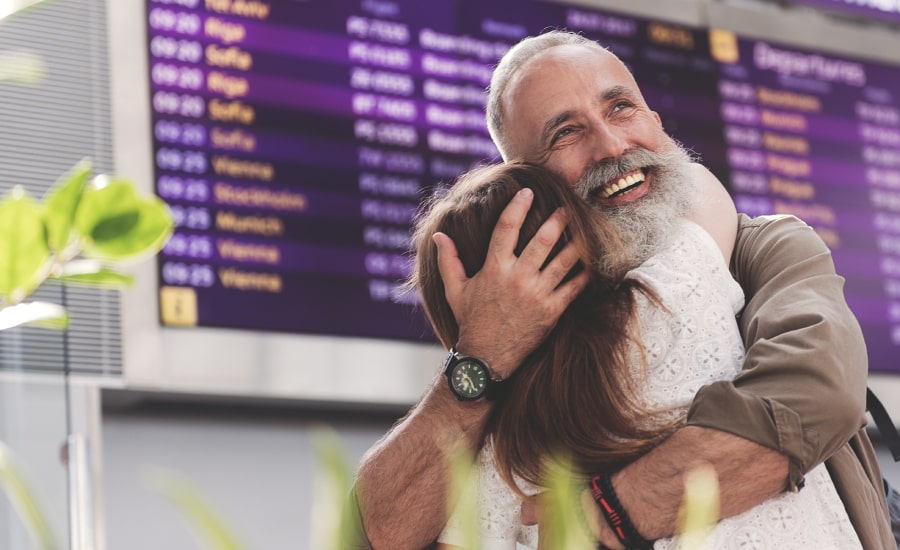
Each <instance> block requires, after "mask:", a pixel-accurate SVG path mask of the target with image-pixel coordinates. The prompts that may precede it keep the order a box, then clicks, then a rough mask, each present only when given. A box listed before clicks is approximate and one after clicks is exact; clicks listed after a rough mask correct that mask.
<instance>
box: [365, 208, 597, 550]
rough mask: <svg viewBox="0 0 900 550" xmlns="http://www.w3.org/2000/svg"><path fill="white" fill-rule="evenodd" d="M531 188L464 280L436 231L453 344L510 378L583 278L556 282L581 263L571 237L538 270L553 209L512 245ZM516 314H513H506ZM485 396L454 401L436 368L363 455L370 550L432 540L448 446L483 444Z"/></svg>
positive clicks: (560, 216)
mask: <svg viewBox="0 0 900 550" xmlns="http://www.w3.org/2000/svg"><path fill="white" fill-rule="evenodd" d="M531 200H532V194H531V191H530V190H524V192H520V193H519V194H517V195H516V197H515V198H513V200H512V201H511V202H510V204H509V206H508V207H507V208H506V209H505V210H504V211H503V213H502V214H501V216H500V219H499V221H498V222H497V226H496V228H495V229H494V233H493V236H492V238H491V244H490V247H489V249H488V254H487V259H486V261H485V264H484V266H483V267H482V269H481V270H480V271H479V272H478V273H477V274H476V275H475V276H473V277H472V278H467V277H466V274H465V271H464V269H463V267H462V264H461V262H460V261H459V258H458V256H457V253H456V248H455V246H454V245H453V242H452V241H451V240H450V239H449V237H447V236H446V235H441V234H438V235H435V239H434V241H435V244H436V245H437V247H438V252H439V255H438V264H439V267H440V271H441V277H442V278H443V280H444V287H445V291H446V295H447V301H448V302H449V303H450V306H451V308H452V309H453V313H454V316H455V317H456V320H457V322H458V324H459V328H460V330H459V342H458V343H457V349H458V350H459V351H460V352H462V353H466V354H468V355H474V356H477V357H480V358H481V359H483V360H485V361H486V362H487V363H488V364H489V365H490V366H491V368H492V369H493V370H494V371H495V372H496V373H497V374H498V375H500V376H501V377H502V378H506V377H508V376H509V375H510V374H512V372H513V371H514V370H515V369H516V368H517V367H518V365H519V364H520V363H521V362H522V360H524V358H525V357H526V356H527V355H528V353H530V352H531V350H533V349H534V348H535V347H537V345H538V344H539V343H540V342H541V341H542V340H543V339H544V338H545V337H546V335H547V334H548V333H549V332H550V330H551V329H552V328H553V326H554V325H555V324H556V321H557V320H558V319H559V316H560V315H561V314H562V312H563V311H564V310H565V308H566V307H567V306H568V305H569V303H570V302H571V301H572V300H573V299H574V298H575V296H577V295H578V293H579V292H581V290H582V289H583V288H584V286H585V284H586V283H587V277H588V275H587V272H586V271H585V272H582V273H581V274H579V275H578V276H576V277H574V278H572V279H570V280H569V281H567V282H565V283H563V284H560V282H561V281H562V280H563V278H564V277H565V275H566V274H567V273H568V272H569V270H570V269H571V268H572V266H573V265H574V264H575V262H576V261H577V259H578V257H577V252H576V250H575V247H574V246H573V245H571V243H570V245H568V246H567V247H565V248H564V249H563V250H562V251H561V252H560V253H559V254H558V255H557V256H556V257H555V258H554V259H553V260H552V261H551V262H550V263H549V264H548V265H547V266H546V267H544V269H543V270H542V269H541V265H543V263H544V260H545V259H546V258H547V255H548V254H549V252H550V250H551V249H552V247H553V246H554V245H555V244H556V242H557V241H558V240H559V236H560V235H561V234H562V231H563V229H564V228H565V222H566V217H565V214H564V213H562V212H557V213H556V214H554V215H553V216H551V217H550V218H549V219H548V220H547V222H545V223H544V225H543V226H542V227H541V229H539V230H538V232H537V233H536V234H535V237H534V238H533V239H532V240H531V242H530V243H529V244H528V246H526V248H525V249H524V250H523V252H522V254H521V256H519V257H516V256H515V255H514V253H513V250H514V249H515V246H516V243H517V241H518V236H519V228H520V227H521V225H522V220H524V218H525V215H526V213H527V212H528V208H529V207H530V205H531ZM511 312H514V313H511ZM490 410H491V404H490V403H489V402H476V403H472V402H465V403H462V402H460V401H458V400H457V399H456V398H455V397H454V396H453V395H452V394H451V392H450V391H449V389H448V387H447V383H446V379H444V378H443V377H442V376H437V377H436V379H435V381H434V383H433V384H432V385H431V387H430V388H429V389H428V391H427V393H426V394H425V396H424V397H423V399H422V400H421V401H420V402H419V403H418V404H417V405H416V406H415V407H414V408H413V409H412V410H411V411H410V413H409V414H408V415H407V416H406V417H405V418H404V419H403V420H401V421H400V422H399V423H398V424H397V425H396V426H395V427H394V428H393V429H392V430H391V431H390V432H389V433H388V434H387V435H386V436H385V437H384V438H383V439H381V440H380V441H379V442H378V443H376V444H375V446H373V447H372V449H370V451H369V452H368V453H367V454H366V456H365V457H364V458H363V461H362V463H361V465H360V468H359V471H358V477H357V484H356V493H357V497H358V501H359V507H360V514H361V518H362V522H363V525H364V529H365V532H366V535H367V537H368V539H369V543H370V544H371V545H372V546H373V547H374V548H376V549H378V550H382V549H391V550H395V549H398V550H402V549H405V548H415V549H419V548H422V547H425V546H427V545H429V544H430V543H432V542H433V541H434V540H435V538H436V537H437V536H438V534H439V533H440V531H441V528H442V527H443V525H444V522H445V521H446V518H447V509H448V505H449V504H450V503H448V491H447V463H446V453H447V452H448V451H450V450H451V448H452V446H453V445H458V444H460V443H462V444H463V445H464V446H466V447H468V449H469V450H471V451H473V455H474V451H475V450H477V448H478V447H479V446H480V444H481V441H482V439H483V435H484V427H485V424H486V422H487V419H488V417H489V415H490Z"/></svg>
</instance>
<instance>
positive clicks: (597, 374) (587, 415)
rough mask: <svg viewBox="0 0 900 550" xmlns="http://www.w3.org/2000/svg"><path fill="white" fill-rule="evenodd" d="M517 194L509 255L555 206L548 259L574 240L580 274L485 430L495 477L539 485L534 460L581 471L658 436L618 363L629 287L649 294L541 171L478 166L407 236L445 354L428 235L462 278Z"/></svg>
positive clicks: (613, 242) (573, 200)
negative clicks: (445, 246) (520, 198)
mask: <svg viewBox="0 0 900 550" xmlns="http://www.w3.org/2000/svg"><path fill="white" fill-rule="evenodd" d="M523 187H528V188H530V189H532V190H533V191H534V200H533V201H532V206H531V209H530V210H529V212H528V214H527V216H526V218H525V221H524V223H523V225H522V228H521V231H520V232H519V240H518V244H517V246H516V249H515V252H516V254H517V255H518V254H520V253H521V252H522V250H523V249H524V247H525V246H526V245H527V244H528V243H529V242H530V240H531V238H532V237H533V236H534V234H535V233H536V232H537V230H538V228H539V227H540V226H541V224H542V223H543V222H544V221H545V220H546V219H547V218H548V217H550V215H551V214H552V213H553V212H555V211H556V209H557V208H560V207H563V208H565V209H566V211H567V213H568V220H569V221H568V225H567V228H566V231H565V233H564V234H563V235H562V237H560V240H559V242H557V243H556V246H555V247H554V248H553V250H552V251H551V253H550V254H549V258H551V259H552V257H554V256H555V255H556V254H557V253H558V252H559V251H560V250H561V249H562V247H564V246H565V245H566V244H567V243H570V242H571V243H574V245H575V246H576V247H578V251H579V255H580V258H581V263H580V264H579V265H577V266H576V267H575V268H573V271H574V270H577V269H584V268H585V266H589V269H590V270H591V274H592V277H591V281H590V283H589V284H588V285H587V287H586V288H585V290H584V291H583V292H582V293H581V295H579V296H578V297H577V298H576V299H575V301H573V302H572V304H571V305H570V306H569V307H568V308H567V309H566V311H565V312H564V313H563V314H562V316H561V317H560V319H559V320H558V322H557V324H556V326H555V328H554V329H553V331H552V332H551V333H550V334H549V335H548V336H547V338H546V340H545V341H544V342H543V343H541V344H540V346H539V347H538V348H537V349H536V350H534V351H533V352H532V353H531V354H530V355H529V356H528V357H527V358H526V360H525V361H524V362H523V364H522V365H520V366H519V368H518V370H517V371H516V372H515V373H514V374H513V375H512V376H511V377H510V378H509V379H508V380H506V381H504V384H505V385H506V388H507V391H504V392H503V396H502V397H501V399H500V401H499V402H498V404H497V406H495V407H494V410H493V414H492V418H491V420H490V422H489V425H488V433H489V434H490V435H491V436H492V438H493V442H494V450H495V455H496V459H497V464H498V467H499V470H500V472H501V474H502V475H503V476H504V477H505V478H506V480H507V481H508V482H510V485H511V486H515V485H514V483H513V482H512V480H513V479H514V476H518V477H521V478H523V479H525V480H527V481H530V482H532V483H537V484H540V483H541V481H542V480H541V477H542V469H543V465H544V460H545V459H546V458H548V457H551V456H554V455H557V454H559V453H567V454H569V455H570V456H571V457H572V458H573V459H574V461H575V463H576V464H577V465H578V466H580V467H582V468H584V469H585V470H589V471H601V470H603V471H605V470H608V469H610V468H613V467H621V466H622V465H623V464H624V463H626V462H627V461H628V460H631V459H633V458H635V457H636V456H637V455H639V454H640V453H642V452H645V451H646V450H647V449H648V448H649V446H651V445H652V444H654V443H655V442H656V441H657V440H658V437H659V435H660V434H659V430H648V429H647V427H646V424H645V423H643V422H642V418H643V417H644V416H643V415H644V414H645V412H646V411H645V410H644V409H643V408H642V406H641V405H640V400H639V399H638V398H637V395H638V392H637V391H636V390H635V388H636V379H635V377H634V376H633V371H632V369H631V365H630V364H629V361H630V359H631V358H632V357H633V355H632V354H631V353H630V352H631V351H632V350H633V349H634V347H633V346H634V345H638V346H639V344H638V343H637V342H636V341H635V340H634V339H633V338H632V337H631V335H630V334H631V331H632V328H633V327H634V318H635V315H634V312H635V307H636V305H635V304H636V299H635V294H636V292H635V291H637V292H642V293H644V294H645V295H647V296H648V297H650V298H651V299H653V293H652V292H650V291H649V290H648V289H646V288H645V287H644V286H643V285H641V284H640V283H639V282H637V281H635V280H633V279H628V278H626V277H625V275H626V273H627V270H628V266H629V261H628V258H627V254H626V253H625V252H624V250H625V248H624V246H623V243H622V242H621V239H619V237H618V232H617V231H616V229H615V227H614V226H613V225H612V224H611V223H609V222H607V221H606V220H605V219H604V218H603V217H602V216H601V215H600V214H598V213H597V212H596V211H594V210H593V209H592V208H591V207H590V206H589V205H588V204H587V203H586V202H584V201H583V200H582V199H581V198H579V197H578V196H577V195H576V194H575V193H574V191H572V190H571V189H569V188H568V187H567V186H566V185H565V184H564V183H563V182H562V180H560V179H559V178H557V177H556V176H555V175H554V174H553V173H552V172H549V171H548V170H547V169H545V168H542V167H540V166H536V165H531V164H524V163H509V164H503V165H497V166H490V167H487V168H480V169H477V170H474V171H472V172H469V173H468V174H466V175H464V176H462V177H461V178H460V179H459V180H458V181H457V182H456V183H455V184H454V185H453V187H451V188H450V189H449V190H446V191H444V192H441V193H439V194H436V195H435V196H434V197H433V198H432V199H431V200H430V201H429V202H428V203H427V204H426V206H425V209H424V210H423V213H422V214H421V215H420V216H419V218H418V221H417V226H416V232H415V235H414V243H415V246H416V252H417V257H416V265H415V270H414V272H413V275H412V278H411V280H410V283H411V284H415V285H416V286H417V287H418V289H419V290H420V292H421V295H422V302H423V305H424V307H425V310H426V312H427V314H428V317H429V319H430V320H431V323H432V326H433V327H434V330H435V333H436V334H437V336H438V338H439V339H440V340H441V342H442V343H443V344H444V346H445V347H450V346H452V345H453V344H455V343H456V341H457V338H458V336H459V327H458V325H457V322H456V319H455V317H454V316H453V312H452V310H451V309H450V306H449V304H448V303H447V299H446V296H445V293H444V285H443V282H442V280H441V276H440V273H439V271H438V264H437V250H436V246H435V244H434V242H433V241H432V239H431V236H432V235H433V234H434V233H436V232H443V233H445V234H447V235H448V236H449V237H450V238H452V239H453V241H454V243H455V244H456V248H457V251H458V253H459V257H460V260H461V261H462V263H463V266H464V268H465V270H466V274H467V275H468V276H469V277H471V276H473V275H475V273H477V272H478V271H479V270H480V269H481V268H482V265H483V264H484V261H485V257H486V255H487V250H488V246H489V243H490V239H491V234H492V232H493V230H494V226H495V225H496V223H497V220H498V218H499V217H500V213H501V212H502V211H503V209H504V208H505V207H506V205H507V204H508V203H509V201H510V200H511V199H512V197H513V196H514V195H515V194H516V193H517V192H518V191H519V190H520V189H522V188H523ZM571 275H572V274H570V276H571Z"/></svg>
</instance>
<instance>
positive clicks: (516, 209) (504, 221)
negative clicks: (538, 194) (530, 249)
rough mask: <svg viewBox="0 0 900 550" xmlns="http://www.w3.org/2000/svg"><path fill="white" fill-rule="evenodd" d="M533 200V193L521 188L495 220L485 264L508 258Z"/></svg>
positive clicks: (517, 240)
mask: <svg viewBox="0 0 900 550" xmlns="http://www.w3.org/2000/svg"><path fill="white" fill-rule="evenodd" d="M533 198H534V192H533V191H532V190H531V189H528V188H527V187H526V188H523V189H520V190H519V192H518V193H516V194H515V195H514V196H513V198H512V200H511V201H509V204H508V205H506V208H504V209H503V212H501V213H500V218H499V219H498V220H497V225H495V226H494V232H493V233H492V234H491V243H490V245H489V247H488V257H487V259H486V260H485V263H487V262H489V261H490V260H491V258H492V257H493V258H500V259H505V258H510V257H512V254H513V251H514V250H515V249H516V244H517V243H518V242H519V229H521V228H522V222H523V221H524V220H525V216H526V215H527V214H528V209H529V208H531V201H532V199H533Z"/></svg>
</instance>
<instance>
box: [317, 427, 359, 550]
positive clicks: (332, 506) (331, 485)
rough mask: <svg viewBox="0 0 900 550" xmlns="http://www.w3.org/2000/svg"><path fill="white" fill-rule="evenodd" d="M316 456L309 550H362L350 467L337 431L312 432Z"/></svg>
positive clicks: (320, 430)
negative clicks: (310, 549) (355, 549)
mask: <svg viewBox="0 0 900 550" xmlns="http://www.w3.org/2000/svg"><path fill="white" fill-rule="evenodd" d="M310 439H311V440H312V444H313V452H314V454H315V456H316V462H317V467H316V472H315V478H314V480H315V481H314V488H313V506H312V533H311V535H310V537H311V545H310V548H316V549H317V550H319V549H321V550H340V549H343V548H359V547H361V545H360V544H359V543H360V530H359V529H358V528H357V520H358V515H357V514H358V513H359V512H358V510H357V508H356V502H355V499H354V498H352V496H351V492H350V480H351V474H350V468H349V466H348V464H347V460H346V458H345V456H346V455H345V453H344V451H343V450H342V449H341V446H340V443H339V442H338V439H337V436H336V435H335V433H334V431H333V430H331V429H328V428H317V429H314V430H313V431H312V433H310Z"/></svg>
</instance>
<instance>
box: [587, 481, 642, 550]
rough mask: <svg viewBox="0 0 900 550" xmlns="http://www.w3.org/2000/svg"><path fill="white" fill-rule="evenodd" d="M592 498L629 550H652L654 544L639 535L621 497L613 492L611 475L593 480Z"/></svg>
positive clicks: (620, 540)
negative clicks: (620, 499) (623, 505)
mask: <svg viewBox="0 0 900 550" xmlns="http://www.w3.org/2000/svg"><path fill="white" fill-rule="evenodd" d="M591 496H593V497H594V501H595V502H596V503H597V504H598V505H599V506H600V512H601V513H602V514H603V517H604V518H605V519H606V523H608V524H609V526H610V528H612V531H613V533H615V535H616V538H618V539H619V542H621V543H622V545H624V546H625V548H628V549H632V548H633V549H635V550H651V549H652V548H653V543H652V542H651V541H649V540H647V539H645V538H644V537H642V536H641V534H640V533H638V530H637V529H636V528H635V527H634V524H633V523H631V518H629V517H628V514H627V513H626V512H625V508H624V507H622V503H621V502H619V497H617V496H616V492H615V491H614V490H613V486H612V479H611V476H610V475H609V474H599V475H596V476H594V477H592V478H591Z"/></svg>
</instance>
